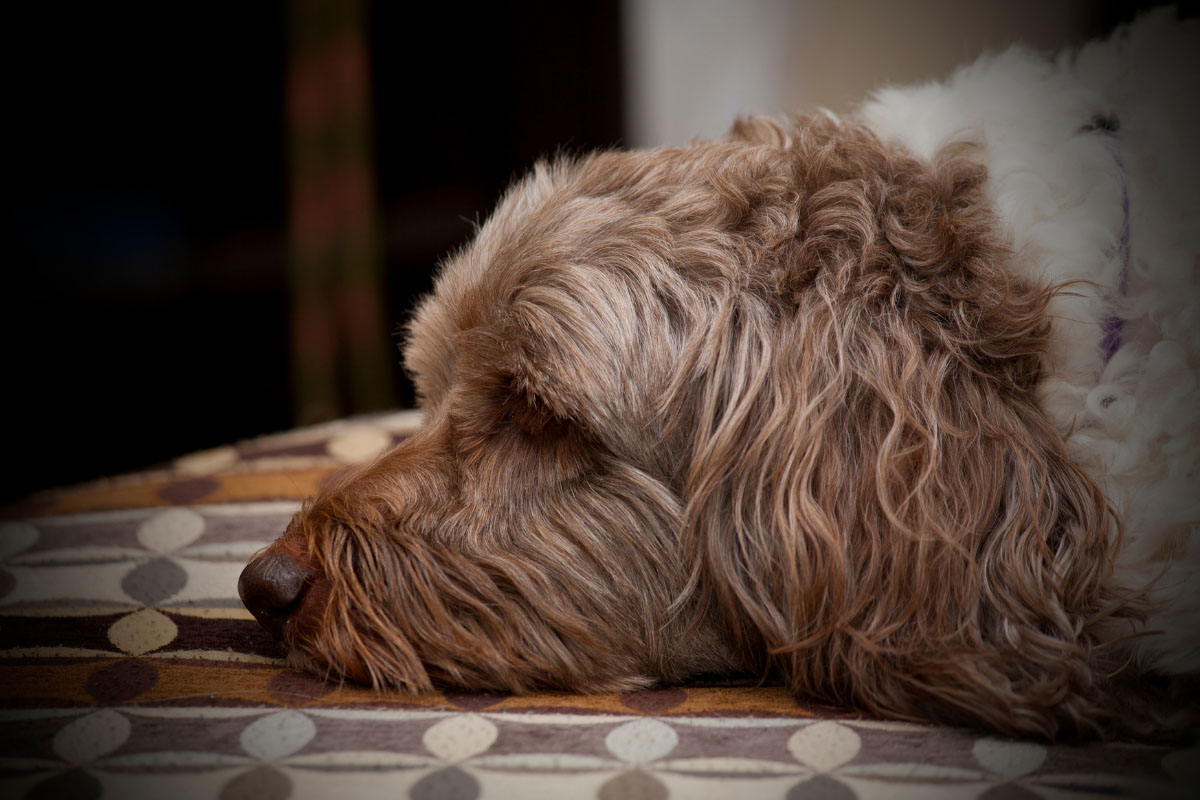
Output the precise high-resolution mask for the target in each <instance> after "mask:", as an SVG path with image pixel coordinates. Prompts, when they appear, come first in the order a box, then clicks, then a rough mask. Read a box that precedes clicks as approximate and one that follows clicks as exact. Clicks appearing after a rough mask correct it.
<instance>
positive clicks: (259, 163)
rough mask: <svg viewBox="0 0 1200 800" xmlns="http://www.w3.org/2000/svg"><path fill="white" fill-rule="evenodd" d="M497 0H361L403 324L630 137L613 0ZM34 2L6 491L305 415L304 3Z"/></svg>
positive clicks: (386, 240)
mask: <svg viewBox="0 0 1200 800" xmlns="http://www.w3.org/2000/svg"><path fill="white" fill-rule="evenodd" d="M500 6H501V4H495V5H493V4H479V5H478V6H477V7H472V8H471V9H470V12H469V13H468V11H467V9H465V8H464V7H463V6H461V5H459V4H437V5H431V6H427V7H424V8H423V9H422V10H421V12H420V14H419V15H417V14H416V13H415V12H414V10H413V9H414V5H413V4H409V3H387V2H380V3H368V4H367V9H366V10H367V18H368V32H369V42H368V44H369V47H370V54H371V55H370V66H371V81H372V89H373V99H374V114H373V116H374V123H375V124H374V128H375V131H374V140H375V144H376V147H375V151H376V159H377V160H376V165H375V167H376V174H377V187H376V188H377V194H378V203H379V213H380V220H381V223H382V231H381V234H382V240H383V242H382V247H383V251H384V252H383V257H384V265H385V270H386V272H385V275H386V294H387V297H386V304H385V313H386V315H387V317H388V319H389V320H391V321H394V322H397V323H398V322H400V321H401V320H403V319H404V317H405V315H406V313H407V311H408V309H409V308H410V307H411V306H412V303H413V300H414V298H415V296H416V295H418V294H419V293H421V292H425V291H427V290H428V289H429V288H430V285H431V272H432V270H433V268H434V265H435V264H436V262H437V260H438V259H439V258H440V257H442V256H443V255H444V254H446V253H447V252H448V251H450V250H451V249H453V248H454V247H456V246H458V245H459V244H461V243H462V242H464V241H465V240H466V239H467V238H468V237H469V235H470V233H471V222H472V221H474V220H476V219H482V218H483V217H484V216H486V215H487V213H488V211H489V210H490V208H491V207H492V206H493V205H494V204H495V202H496V200H497V199H498V197H499V195H500V193H501V191H502V190H503V188H504V187H505V185H506V184H507V183H508V182H509V181H510V179H511V178H512V177H514V176H516V175H519V174H520V173H521V172H522V171H523V170H524V169H526V168H527V167H528V166H529V165H530V164H532V163H533V161H534V160H535V159H536V158H537V157H538V156H539V155H543V154H553V153H555V152H556V151H557V150H558V149H559V148H560V147H564V148H566V149H568V150H581V149H590V148H594V147H606V146H611V145H615V144H619V142H620V120H621V109H620V75H619V72H618V69H619V51H618V41H617V40H618V29H617V4H616V2H615V0H613V1H612V2H601V3H593V4H586V5H585V4H574V3H567V4H562V5H561V6H559V5H554V6H548V7H547V9H546V10H540V11H539V10H538V9H534V8H531V7H519V8H516V9H513V8H506V9H502V8H501V7H500ZM17 9H19V10H17V11H15V12H13V11H12V8H11V7H10V9H9V10H7V11H6V14H5V16H6V18H7V19H6V22H5V24H4V27H5V29H6V34H5V36H4V38H5V40H6V42H5V45H4V48H3V49H4V51H5V54H4V56H3V57H4V62H5V63H4V68H5V74H6V76H7V78H8V80H7V83H8V85H9V87H10V93H9V96H8V97H7V98H6V102H5V103H4V105H5V106H7V107H8V112H7V113H6V114H5V116H6V117H7V118H8V123H7V124H6V125H5V126H4V127H5V128H8V129H9V131H8V132H9V134H10V135H12V134H15V136H14V139H15V141H12V140H10V142H9V144H8V145H6V147H7V149H8V159H6V160H7V161H8V169H7V170H6V171H7V172H8V176H7V177H8V180H7V181H6V183H7V185H8V191H7V195H8V197H7V202H6V203H5V205H6V206H7V208H6V211H5V213H4V215H3V216H4V219H3V226H4V241H5V242H7V245H8V246H7V248H6V253H5V255H4V261H5V262H6V263H5V265H4V283H3V288H2V289H0V296H2V299H0V320H2V321H0V336H2V339H0V341H3V348H4V351H3V352H4V353H5V356H6V357H5V361H6V365H5V369H4V377H3V379H2V381H3V383H4V384H6V386H7V388H6V390H5V391H4V392H3V395H4V398H5V403H4V405H5V409H4V412H3V413H4V417H3V423H2V424H3V430H4V432H5V435H4V452H5V455H6V458H5V462H6V463H7V464H8V465H9V467H8V469H7V470H6V471H7V472H8V473H9V474H8V475H7V476H5V478H4V480H3V481H2V482H0V499H3V498H8V499H11V498H15V497H19V496H21V495H23V494H26V493H28V492H29V491H32V490H36V489H41V488H47V487H49V486H52V485H58V484H63V483H69V482H72V481H78V480H84V479H88V478H92V477H96V476H99V475H102V474H115V473H119V472H121V471H126V470H129V469H133V468H138V467H143V466H146V465H149V464H152V463H155V462H158V461H162V460H166V459H169V458H171V457H174V456H176V455H180V454H182V453H186V452H189V451H192V450H196V449H200V448H205V447H212V446H216V445H219V444H223V443H228V442H232V441H234V440H236V439H238V438H244V437H249V436H253V435H256V434H261V433H265V432H269V431H272V430H281V429H285V428H287V427H289V426H291V425H292V424H293V419H292V404H291V402H290V396H289V366H288V361H289V356H288V346H289V344H288V313H289V307H288V285H287V269H286V251H287V248H286V214H287V202H286V201H287V198H286V194H285V193H286V191H287V174H286V164H287V154H286V150H285V130H284V115H283V102H284V101H283V87H284V79H285V68H286V60H285V57H286V47H287V28H286V25H287V22H288V7H287V4H286V3H263V2H239V3H219V2H217V3H213V2H204V3H198V2H167V3H162V2H160V3H148V4H137V5H131V4H128V3H122V4H119V5H117V6H112V5H110V4H107V3H95V4H89V5H82V4H80V5H78V6H75V5H72V6H69V7H62V6H52V5H37V6H36V7H34V4H31V5H21V6H17ZM390 333H391V331H387V330H385V331H381V332H380V335H381V336H388V335H389V334H390ZM398 341H399V340H398V339H396V340H395V342H396V343H398ZM392 361H393V367H394V375H393V376H392V378H393V383H394V398H395V399H394V404H396V405H400V406H406V405H410V404H411V403H412V390H411V387H410V385H409V384H408V382H407V380H405V379H404V378H403V376H402V375H401V372H400V369H399V365H398V361H399V358H398V355H397V357H396V358H394V359H392ZM344 410H345V411H346V412H352V411H362V410H365V409H351V408H348V409H344Z"/></svg>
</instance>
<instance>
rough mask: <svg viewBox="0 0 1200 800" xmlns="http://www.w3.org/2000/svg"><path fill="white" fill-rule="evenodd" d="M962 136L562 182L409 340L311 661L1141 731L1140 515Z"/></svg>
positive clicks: (1062, 733) (462, 258)
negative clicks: (411, 428) (1067, 399)
mask: <svg viewBox="0 0 1200 800" xmlns="http://www.w3.org/2000/svg"><path fill="white" fill-rule="evenodd" d="M969 155H970V154H969V148H967V147H966V146H965V145H964V146H957V147H955V148H951V149H948V150H946V151H945V152H943V153H942V154H941V155H940V156H939V157H938V158H937V160H936V163H933V164H928V163H922V162H919V161H917V160H915V159H913V158H910V157H908V156H907V155H905V154H904V153H903V152H900V151H899V150H897V149H896V148H894V147H891V146H887V145H884V144H883V143H881V142H880V141H878V140H877V139H876V138H874V136H873V135H872V134H871V133H869V132H868V131H866V130H865V129H863V128H859V127H856V126H854V125H849V124H842V123H838V122H836V121H833V120H831V119H827V118H820V117H819V118H813V119H799V120H796V121H795V122H794V123H793V124H791V125H789V126H784V125H780V124H778V123H775V122H771V121H768V120H764V119H751V120H747V121H743V122H741V123H739V124H738V125H737V126H736V127H735V129H734V131H733V133H732V135H731V136H730V137H729V139H727V140H726V141H722V142H716V143H710V142H697V143H693V144H692V145H689V146H688V147H686V148H683V149H677V150H652V151H646V152H632V153H615V152H614V153H601V154H597V155H593V156H590V157H587V158H584V159H581V160H577V161H569V160H564V161H559V162H557V163H554V164H549V165H547V164H542V165H539V166H538V167H537V168H536V169H535V171H534V173H533V174H532V175H530V176H529V177H528V178H526V179H525V180H524V181H523V182H521V183H520V184H518V185H517V186H516V187H515V188H514V189H512V190H511V191H510V193H509V194H508V195H507V196H506V198H505V199H504V200H503V202H502V203H501V205H500V207H499V208H498V210H497V212H496V214H495V215H494V216H493V218H492V219H490V220H489V221H488V222H487V223H486V224H485V225H484V226H483V228H482V229H481V231H480V232H479V235H478V237H477V239H476V241H475V242H474V243H473V244H472V245H471V246H470V247H469V248H467V249H466V250H465V251H464V252H462V253H460V254H458V255H456V256H455V257H454V258H452V259H451V260H450V261H449V262H448V263H447V265H446V266H445V268H444V269H443V273H442V275H441V277H440V278H439V283H438V287H437V290H436V291H435V293H434V294H433V295H432V296H431V297H430V298H428V299H427V300H426V301H425V302H424V304H423V305H422V307H421V308H420V309H419V311H418V313H417V315H416V318H415V320H414V322H413V323H412V326H411V329H410V338H409V344H408V348H407V353H406V359H407V365H408V367H409V369H410V370H411V371H412V372H413V374H414V377H415V380H416V383H417V385H418V389H419V391H420V394H421V397H422V401H423V405H424V406H425V408H426V409H427V412H428V421H427V425H426V427H425V429H424V430H423V431H422V432H421V433H419V434H418V435H416V436H414V437H413V438H412V439H410V440H408V441H406V442H404V443H403V444H401V445H400V446H399V447H398V448H397V449H396V450H394V451H393V452H391V453H389V454H387V455H386V456H384V457H383V458H382V459H381V460H379V461H377V462H376V463H374V464H372V465H370V466H367V467H365V468H362V469H360V470H358V471H357V472H356V473H353V474H351V475H349V476H348V477H346V478H344V479H343V480H342V481H341V482H340V483H338V484H337V485H335V486H333V487H331V488H329V489H327V490H325V491H324V492H322V493H321V494H320V495H319V496H318V497H316V498H315V499H314V500H312V501H310V502H309V503H308V504H306V505H305V507H304V509H303V510H302V511H301V512H300V514H298V515H297V517H296V519H295V521H294V522H293V524H292V526H291V528H290V529H289V534H288V535H286V536H285V537H284V538H283V539H282V540H281V542H280V543H279V544H278V545H277V547H286V548H289V549H290V551H291V552H292V553H293V554H294V555H295V557H296V558H297V559H302V560H305V561H306V562H307V563H309V564H310V565H312V566H314V567H315V568H316V570H317V574H318V578H317V579H316V584H315V586H314V587H313V589H312V590H310V592H309V593H308V595H307V597H306V598H305V600H304V605H303V607H302V608H301V610H300V612H298V613H297V614H296V615H295V616H294V618H293V620H292V622H291V624H290V626H289V633H288V640H289V643H290V645H291V646H292V657H293V660H294V661H295V662H296V663H297V664H299V665H302V666H306V667H308V668H310V669H313V670H316V671H318V672H329V671H332V672H333V673H336V674H340V675H343V676H345V677H348V678H350V679H353V680H357V681H362V682H367V683H370V684H373V685H375V686H379V687H400V688H404V689H411V690H424V689H428V688H430V687H431V686H432V685H434V684H435V683H444V684H452V685H457V686H463V687H468V688H501V689H509V690H513V691H530V690H534V689H539V688H547V687H552V688H562V689H568V690H576V691H608V690H615V689H625V688H630V687H635V686H641V685H646V684H648V683H651V682H653V681H668V682H669V681H678V680H681V679H684V678H687V677H689V676H695V675H700V674H710V673H714V672H715V673H732V672H743V673H744V672H750V673H753V674H758V675H764V676H765V675H776V676H779V677H781V678H782V679H783V680H784V681H786V683H787V685H788V686H790V687H791V689H792V690H793V691H794V692H795V693H796V695H797V696H798V697H800V698H805V699H808V698H818V699H822V700H827V701H833V702H837V703H843V704H847V705H850V706H853V707H856V708H860V709H863V710H865V711H869V712H871V713H875V714H879V715H883V716H890V717H899V718H906V719H939V720H951V721H958V722H963V723H967V724H973V725H979V726H983V727H987V728H991V729H994V730H997V731H1001V732H1004V733H1010V734H1019V735H1030V736H1038V737H1046V738H1054V737H1066V736H1084V737H1091V736H1107V735H1112V734H1114V733H1115V732H1117V731H1118V730H1119V729H1120V720H1119V716H1120V703H1119V702H1118V700H1117V699H1116V697H1117V695H1118V694H1119V692H1117V691H1116V689H1115V688H1114V684H1113V682H1112V680H1111V679H1110V674H1111V673H1113V672H1115V671H1116V669H1117V667H1119V666H1120V665H1119V664H1117V663H1116V662H1115V659H1116V658H1117V655H1116V653H1115V652H1114V648H1112V647H1111V646H1109V644H1110V643H1109V642H1108V639H1109V638H1110V637H1111V636H1112V633H1111V632H1112V631H1113V630H1120V629H1121V626H1120V625H1119V624H1118V623H1119V620H1120V619H1121V618H1122V617H1125V616H1128V615H1130V614H1131V613H1132V611H1131V604H1130V602H1129V601H1128V599H1126V598H1123V597H1122V596H1120V595H1119V594H1118V593H1117V592H1116V591H1115V590H1114V589H1113V588H1112V586H1111V584H1110V580H1111V576H1110V573H1111V566H1112V560H1113V548H1114V547H1115V544H1114V541H1113V539H1114V538H1115V531H1116V530H1117V528H1118V525H1117V523H1116V521H1115V520H1114V519H1113V518H1112V516H1111V514H1110V512H1109V510H1108V508H1107V505H1106V503H1105V499H1104V497H1103V496H1102V494H1101V493H1100V491H1099V490H1098V489H1097V487H1096V486H1095V485H1094V484H1093V483H1092V482H1091V481H1090V480H1089V479H1088V478H1087V477H1086V476H1085V475H1084V474H1083V472H1082V471H1080V469H1079V468H1078V467H1077V466H1075V465H1074V464H1073V463H1072V462H1071V461H1070V460H1069V459H1068V457H1067V455H1066V453H1065V450H1064V446H1063V442H1062V439H1061V437H1060V436H1059V434H1058V433H1057V432H1056V431H1055V430H1054V429H1053V428H1052V427H1051V425H1050V424H1049V423H1048V422H1047V420H1046V418H1045V417H1044V415H1043V414H1042V412H1041V411H1040V409H1039V407H1038V405H1037V402H1036V399H1035V387H1036V385H1037V382H1038V377H1039V371H1040V369H1041V358H1042V353H1043V351H1044V349H1045V347H1046V343H1047V337H1048V336H1049V327H1048V324H1047V320H1046V316H1045V309H1046V304H1047V301H1048V299H1049V297H1050V296H1051V291H1052V290H1051V288H1050V287H1044V286H1032V285H1028V284H1026V283H1022V282H1021V281H1019V280H1017V279H1015V278H1014V277H1013V276H1012V275H1011V274H1010V273H1009V272H1008V271H1007V270H1006V269H1005V260H1006V252H1005V250H1004V248H1003V247H1002V246H1000V244H999V243H998V242H997V241H996V239H995V237H994V235H993V227H994V223H993V220H992V218H991V215H990V213H989V211H988V209H987V208H986V206H985V204H984V200H983V195H982V192H981V184H982V182H983V181H984V178H985V175H984V172H983V169H982V168H981V167H979V166H978V165H977V164H975V163H974V162H972V161H971V160H970V158H969Z"/></svg>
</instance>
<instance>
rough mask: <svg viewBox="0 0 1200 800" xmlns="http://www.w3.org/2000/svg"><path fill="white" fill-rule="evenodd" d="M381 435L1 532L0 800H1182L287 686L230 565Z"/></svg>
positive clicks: (886, 751) (131, 491)
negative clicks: (1135, 799) (1129, 799)
mask: <svg viewBox="0 0 1200 800" xmlns="http://www.w3.org/2000/svg"><path fill="white" fill-rule="evenodd" d="M418 424H419V417H417V416H414V415H413V414H411V413H396V414H389V415H383V416H376V417H371V418H359V419H354V420H346V421H342V422H338V423H332V424H328V425H323V426H318V427H314V428H308V429H302V430H299V431H291V432H288V433H284V434H279V435H276V436H269V437H262V438H260V439H256V440H253V441H250V442H243V443H240V444H237V445H233V446H230V447H228V448H220V449H218V450H213V451H208V452H206V453H201V454H195V455H192V456H187V457H185V458H182V459H178V460H177V461H175V462H173V463H172V464H169V465H164V466H163V467H161V468H158V469H154V470H149V471H146V472H143V473H138V474H135V475H126V476H121V477H118V478H112V479H108V480H105V481H100V482H96V483H94V484H89V485H85V486H80V487H73V488H69V489H61V490H55V491H51V492H46V493H43V494H42V495H40V496H37V497H34V498H30V500H28V501H27V502H25V503H22V504H21V505H20V506H19V507H17V508H13V509H9V510H7V512H6V513H5V515H4V520H5V521H3V522H0V797H5V798H8V797H14V798H15V797H27V798H53V797H84V798H96V797H102V796H103V797H172V798H174V797H180V798H182V797H220V798H227V799H232V798H254V799H255V800H270V799H271V798H280V799H282V798H307V797H313V798H327V797H335V796H338V795H342V796H345V797H355V798H358V797H375V796H378V797H388V798H397V797H400V798H403V797H411V798H477V797H485V798H488V797H498V798H507V797H512V798H538V797H545V798H561V797H594V798H602V799H603V800H616V799H617V798H710V797H711V798H718V797H720V798H724V797H735V798H744V799H745V800H749V798H759V797H775V798H786V800H800V799H801V798H875V797H880V798H903V797H912V798H927V797H944V798H975V797H978V798H986V800H1002V799H1010V800H1011V799H1015V798H1038V797H1042V798H1083V797H1114V796H1117V797H1121V796H1145V797H1172V796H1177V797H1195V796H1200V792H1198V791H1197V788H1198V787H1200V769H1198V765H1200V750H1197V749H1196V748H1195V747H1193V748H1190V749H1189V748H1169V747H1164V746H1149V745H1143V744H1129V743H1111V744H1103V745H1088V746H1083V747H1072V746H1064V745H1054V746H1047V745H1042V744H1038V743H1032V742H1021V741H1011V740H1003V739H997V738H994V737H990V736H985V735H981V734H980V733H978V732H975V731H968V730H960V729H954V728H948V727H941V726H928V725H917V724H910V723H898V722H890V721H882V720H874V719H867V718H860V717H858V716H856V715H854V714H852V713H848V712H847V711H845V710H843V709H832V708H827V707H819V706H812V705H804V704H801V703H797V701H796V700H795V699H794V698H792V697H791V696H790V695H788V694H787V693H786V692H785V691H784V690H783V689H782V688H780V687H777V686H744V685H741V686H739V685H713V684H706V685H688V686H670V687H661V688H657V689H652V690H647V691H640V692H628V693H622V694H608V695H571V694H566V693H543V694H535V695H527V696H512V695H508V694H503V693H460V692H450V691H445V692H432V693H428V694H422V695H405V694H399V693H378V692H372V691H369V690H367V689H364V688H362V687H358V686H354V685H349V684H337V683H327V682H324V681H321V680H319V679H317V678H315V677H312V676H309V675H304V674H300V673H296V672H293V671H291V670H289V669H288V668H287V667H286V665H285V664H284V662H283V660H282V657H281V656H282V654H281V652H280V651H279V649H278V647H277V645H276V644H275V642H274V641H273V640H272V639H271V637H270V636H269V634H267V633H266V632H265V631H264V630H262V629H261V628H260V627H259V626H258V624H257V623H255V622H254V620H253V618H252V617H251V616H250V614H249V613H248V612H246V611H245V609H244V608H242V605H241V603H240V602H239V601H238V599H237V591H236V584H237V577H238V574H239V573H240V571H241V568H242V566H243V565H244V564H245V562H246V560H247V558H249V556H250V555H251V554H252V553H254V552H255V551H256V550H258V549H259V548H261V547H262V546H264V545H266V544H268V543H269V542H270V541H272V540H273V539H274V538H275V537H276V536H278V534H279V533H280V532H281V531H282V530H283V528H284V526H285V525H286V524H287V521H288V519H289V518H290V517H291V515H292V514H293V513H294V512H295V510H296V509H297V507H298V504H299V501H300V500H301V499H303V498H304V497H305V496H307V495H308V494H309V493H311V492H312V491H313V490H314V489H315V488H316V486H317V485H318V484H319V482H320V481H321V480H322V479H323V478H325V477H326V476H328V475H329V473H330V472H332V471H334V470H336V469H337V468H339V467H340V466H344V465H346V464H350V463H355V462H358V461H362V460H365V459H369V458H371V457H373V456H374V455H376V454H377V453H379V452H381V451H382V450H383V449H385V448H386V447H388V446H390V445H391V444H392V443H393V442H395V441H397V440H398V439H400V438H402V437H403V436H404V435H406V434H407V433H409V432H411V431H412V430H413V429H414V428H415V426H416V425H418Z"/></svg>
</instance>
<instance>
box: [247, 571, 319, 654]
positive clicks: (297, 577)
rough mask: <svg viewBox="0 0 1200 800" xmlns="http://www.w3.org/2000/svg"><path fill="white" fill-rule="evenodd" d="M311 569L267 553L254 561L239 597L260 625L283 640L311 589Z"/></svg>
mask: <svg viewBox="0 0 1200 800" xmlns="http://www.w3.org/2000/svg"><path fill="white" fill-rule="evenodd" d="M309 577H310V576H309V574H308V570H306V569H303V568H302V567H301V566H300V565H299V564H297V563H296V562H295V561H293V560H292V559H291V558H290V557H289V556H287V555H286V554H284V553H266V554H264V555H261V556H259V557H258V558H256V559H254V560H253V561H251V562H250V563H249V564H247V565H246V568H245V569H243V570H242V575H241V577H239V578H238V595H240V596H241V598H242V602H243V603H244V604H245V605H246V608H247V609H249V610H250V613H251V614H253V615H254V618H255V619H256V620H258V623H259V624H260V625H262V626H263V627H264V628H266V629H267V630H268V631H270V632H271V635H272V636H274V637H275V638H276V639H279V640H280V641H283V629H284V627H285V626H286V625H287V621H288V618H289V617H291V615H292V612H293V611H295V610H296V608H297V606H299V605H300V600H301V598H302V597H303V596H304V590H305V589H306V588H307V587H308V579H309Z"/></svg>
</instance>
